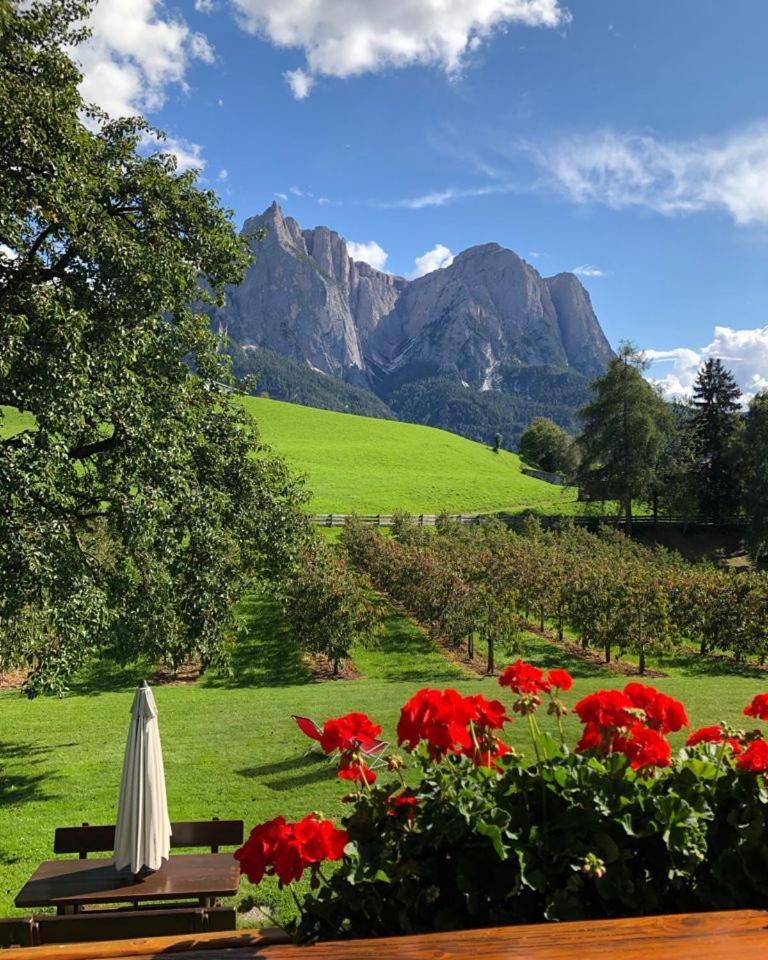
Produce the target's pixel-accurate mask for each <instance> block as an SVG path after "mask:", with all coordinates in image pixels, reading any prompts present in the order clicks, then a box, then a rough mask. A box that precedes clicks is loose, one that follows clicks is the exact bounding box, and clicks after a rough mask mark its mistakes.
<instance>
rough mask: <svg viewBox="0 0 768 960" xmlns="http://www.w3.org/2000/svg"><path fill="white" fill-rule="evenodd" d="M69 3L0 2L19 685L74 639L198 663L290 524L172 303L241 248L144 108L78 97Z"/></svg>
mask: <svg viewBox="0 0 768 960" xmlns="http://www.w3.org/2000/svg"><path fill="white" fill-rule="evenodd" d="M87 13H88V6H87V5H86V4H83V3H81V2H79V0H48V2H45V3H32V4H21V3H11V4H8V3H7V2H6V3H3V0H0V114H2V117H3V121H2V124H0V344H2V349H0V410H2V405H5V407H6V408H16V410H17V411H24V412H27V413H28V414H29V417H28V426H27V429H22V430H18V429H16V430H15V431H14V430H11V429H9V427H8V424H7V423H6V427H5V430H4V431H3V422H2V416H0V438H1V439H0V655H1V658H2V659H3V660H5V661H6V662H7V661H8V660H12V659H15V660H17V661H23V662H24V663H26V664H27V665H28V666H29V668H30V671H31V672H30V677H29V681H28V688H29V690H30V692H34V691H36V690H39V689H45V688H49V689H50V688H61V687H62V686H63V685H64V684H65V683H66V679H67V677H68V675H69V674H70V673H71V671H72V670H73V669H74V668H75V667H76V666H77V665H78V664H79V663H80V662H81V661H82V658H83V657H84V656H85V655H86V654H87V653H88V652H89V651H93V650H104V649H110V650H111V651H113V652H114V653H116V654H117V655H119V656H123V657H128V656H133V655H135V654H137V653H146V654H149V655H150V656H153V657H156V658H163V659H165V660H166V661H169V662H170V663H171V664H178V663H179V662H180V661H181V660H183V659H184V658H185V657H187V656H189V655H195V656H197V657H199V659H200V660H201V661H202V663H203V665H204V666H205V665H206V664H207V663H208V662H210V661H211V660H212V659H213V658H214V657H216V656H217V655H218V653H219V652H220V650H221V645H222V640H223V638H224V637H225V635H226V634H227V630H228V627H229V625H230V620H231V617H232V608H233V603H234V601H235V600H236V598H237V597H238V595H239V594H240V592H241V591H242V589H243V587H244V585H245V584H246V583H247V582H251V581H252V580H253V578H255V577H260V576H264V577H265V576H269V575H271V574H277V573H279V572H280V570H281V569H284V568H285V567H286V565H288V564H290V563H291V561H292V557H293V554H294V544H295V542H296V540H297V538H298V537H299V536H300V534H301V531H302V530H303V519H302V515H301V512H300V510H299V507H298V504H299V502H300V500H301V494H300V492H299V490H298V489H297V487H296V486H295V483H294V481H293V480H292V478H291V476H290V474H289V473H288V472H287V470H286V468H285V467H284V465H283V464H282V462H281V461H279V460H277V459H275V458H274V457H272V456H271V455H270V454H269V453H268V451H266V450H264V449H263V448H262V447H261V446H260V444H259V440H258V435H257V431H256V428H255V426H254V424H253V423H252V421H251V420H250V419H249V417H248V416H246V415H245V413H244V412H243V410H242V409H241V408H240V407H239V406H238V405H237V403H235V402H234V401H233V400H232V399H231V397H230V396H229V394H228V393H227V392H226V391H224V390H222V389H221V388H220V387H219V386H217V385H218V384H220V383H221V382H222V381H223V380H226V376H227V371H226V370H225V369H223V368H222V358H221V355H220V353H219V352H218V350H217V342H216V339H215V338H214V337H213V336H212V334H211V333H210V332H209V329H208V322H207V319H206V317H205V315H204V314H203V313H201V312H195V311H194V310H193V309H192V308H191V306H190V304H193V303H195V302H198V303H199V302H200V300H202V301H205V300H208V301H211V302H217V301H218V300H219V298H220V296H221V291H222V290H223V287H224V285H225V284H226V283H236V282H237V281H238V280H239V279H240V278H241V276H242V272H243V269H244V267H245V265H246V264H247V261H248V253H247V249H246V246H245V242H244V241H243V240H241V239H239V238H238V237H237V236H236V233H235V231H234V229H233V225H232V222H231V215H230V214H229V213H228V212H226V211H223V210H222V209H221V208H220V207H219V205H218V202H217V199H216V197H215V195H214V194H213V193H212V192H209V191H201V190H200V189H198V187H197V186H196V174H195V173H193V172H186V173H179V172H178V170H177V166H176V162H175V159H174V158H173V157H172V156H171V155H169V154H164V153H162V152H159V153H153V154H148V153H147V152H146V149H145V148H144V149H142V148H143V145H144V144H146V141H147V138H148V136H150V134H151V132H150V131H149V130H148V128H147V126H146V124H145V122H144V121H142V120H141V119H139V118H131V119H124V120H118V121H110V120H109V119H108V118H106V117H105V116H103V115H101V114H99V113H98V112H97V111H95V110H93V109H91V108H89V107H88V106H87V105H85V104H84V103H83V102H82V100H81V98H80V95H79V93H78V82H79V80H80V75H79V73H78V70H77V68H76V66H75V65H74V63H73V62H72V60H71V59H70V58H69V57H68V56H67V55H66V54H65V53H64V52H63V50H64V49H67V48H69V47H71V46H72V45H73V44H75V43H76V42H77V41H78V40H79V39H80V38H81V36H82V32H81V30H80V28H79V26H78V25H79V24H81V23H82V22H83V18H84V17H85V16H86V15H87ZM6 413H7V411H6ZM9 434H10V435H9Z"/></svg>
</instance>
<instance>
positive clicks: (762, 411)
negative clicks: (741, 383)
mask: <svg viewBox="0 0 768 960" xmlns="http://www.w3.org/2000/svg"><path fill="white" fill-rule="evenodd" d="M744 454H745V460H746V465H747V471H746V472H747V476H746V484H745V496H744V503H745V506H746V508H747V511H748V513H749V514H750V516H751V518H752V520H751V523H750V527H749V534H748V540H749V543H750V547H751V550H752V553H753V555H754V556H755V557H756V558H760V557H763V556H765V555H767V554H768V391H767V392H763V393H758V394H757V396H756V397H754V398H753V399H752V401H751V403H750V404H749V413H748V415H747V426H746V430H745V431H744Z"/></svg>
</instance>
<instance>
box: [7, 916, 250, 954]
mask: <svg viewBox="0 0 768 960" xmlns="http://www.w3.org/2000/svg"><path fill="white" fill-rule="evenodd" d="M236 927H237V914H236V913H235V908H234V907H207V908H200V907H192V908H190V907H187V908H185V909H179V908H176V909H171V910H92V911H90V912H89V913H76V914H68V915H64V916H56V917H54V916H39V917H25V918H21V919H19V920H0V947H39V946H48V945H50V944H61V943H69V944H71V943H93V942H95V941H99V942H101V941H110V940H128V939H130V938H135V937H151V938H154V937H171V936H184V935H188V934H204V933H214V932H218V933H220V932H224V931H228V930H235V929H236Z"/></svg>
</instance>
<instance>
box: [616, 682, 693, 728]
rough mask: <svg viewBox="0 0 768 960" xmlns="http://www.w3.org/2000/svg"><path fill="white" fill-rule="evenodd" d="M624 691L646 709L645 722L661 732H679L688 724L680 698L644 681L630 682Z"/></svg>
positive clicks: (636, 703) (635, 704)
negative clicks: (644, 683) (647, 685)
mask: <svg viewBox="0 0 768 960" xmlns="http://www.w3.org/2000/svg"><path fill="white" fill-rule="evenodd" d="M624 693H625V694H626V695H627V696H628V697H629V699H630V700H631V701H632V703H633V705H634V706H635V707H638V708H639V709H640V710H643V711H645V722H646V724H647V725H648V726H649V727H652V728H653V729H654V730H658V731H659V732H660V733H677V731H678V730H680V729H681V728H682V727H687V726H688V717H687V716H686V713H685V707H684V706H683V705H682V703H681V702H680V701H679V700H675V699H674V697H670V696H668V695H667V694H666V693H662V692H661V691H660V690H657V689H656V688H655V687H646V686H644V685H643V684H642V683H628V684H627V685H626V687H624Z"/></svg>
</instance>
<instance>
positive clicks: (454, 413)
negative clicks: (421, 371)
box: [384, 365, 589, 447]
mask: <svg viewBox="0 0 768 960" xmlns="http://www.w3.org/2000/svg"><path fill="white" fill-rule="evenodd" d="M588 397H589V390H588V381H587V378H586V377H583V376H581V374H578V373H575V372H573V371H562V370H557V369H556V368H551V367H522V366H517V365H515V367H514V369H510V370H508V371H507V372H506V373H505V376H504V383H503V386H502V389H493V390H475V389H472V388H470V387H465V386H464V385H463V384H462V383H461V381H460V380H457V379H454V378H451V377H426V378H424V379H422V380H416V381H414V382H412V383H407V384H404V385H403V386H400V387H399V388H398V389H396V390H394V391H393V392H392V393H389V394H387V395H386V396H385V397H384V399H385V400H386V402H387V403H388V405H389V406H390V408H391V409H392V410H394V412H395V413H396V414H397V416H398V417H399V418H400V419H401V420H408V421H410V422H411V423H428V424H429V425H430V426H433V427H441V428H442V429H443V430H451V431H453V432H454V433H459V434H461V435H462V436H464V437H469V439H470V440H477V441H478V442H479V443H486V444H490V443H492V442H493V437H494V435H495V434H496V433H497V432H500V433H502V434H504V436H505V437H506V438H507V440H508V442H509V443H510V444H511V445H512V446H513V447H514V445H515V444H516V443H517V440H518V438H519V437H520V434H521V433H522V432H523V430H524V429H525V427H526V425H527V424H528V423H529V422H530V421H531V420H532V419H533V417H550V418H551V419H552V420H554V421H555V422H556V423H559V424H560V425H561V426H562V427H565V428H566V429H569V430H572V429H575V427H576V417H575V410H576V408H577V407H578V406H580V405H581V404H583V403H585V402H586V401H587V399H588Z"/></svg>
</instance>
